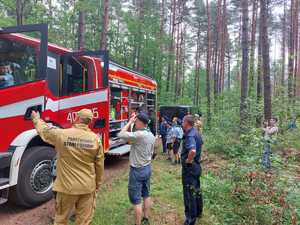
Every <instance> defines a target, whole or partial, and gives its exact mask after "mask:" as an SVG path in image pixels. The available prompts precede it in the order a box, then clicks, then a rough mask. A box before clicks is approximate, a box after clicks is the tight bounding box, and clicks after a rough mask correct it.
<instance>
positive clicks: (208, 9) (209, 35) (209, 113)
mask: <svg viewBox="0 0 300 225" xmlns="http://www.w3.org/2000/svg"><path fill="white" fill-rule="evenodd" d="M210 9H211V8H210V5H209V3H208V0H206V11H207V12H206V13H207V55H206V96H207V126H208V128H210V123H211V98H210V64H211V21H210V20H211V18H210Z"/></svg>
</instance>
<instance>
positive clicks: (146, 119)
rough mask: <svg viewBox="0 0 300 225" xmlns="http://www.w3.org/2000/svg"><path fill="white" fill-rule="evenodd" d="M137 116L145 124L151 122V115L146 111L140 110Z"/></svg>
mask: <svg viewBox="0 0 300 225" xmlns="http://www.w3.org/2000/svg"><path fill="white" fill-rule="evenodd" d="M136 118H137V119H138V120H140V121H141V122H143V123H144V124H145V125H147V124H149V122H150V119H149V116H148V115H147V114H146V113H144V112H140V113H139V114H138V115H137V116H136Z"/></svg>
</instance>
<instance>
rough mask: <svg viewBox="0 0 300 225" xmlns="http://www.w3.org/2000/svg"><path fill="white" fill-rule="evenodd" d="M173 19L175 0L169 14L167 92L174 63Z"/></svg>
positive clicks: (174, 15) (169, 87)
mask: <svg viewBox="0 0 300 225" xmlns="http://www.w3.org/2000/svg"><path fill="white" fill-rule="evenodd" d="M175 19H176V0H173V1H172V10H171V16H170V29H171V41H170V45H169V56H168V69H167V85H166V91H167V92H169V91H170V89H171V80H172V74H171V73H172V69H173V65H174V63H173V62H174V61H173V56H174V34H175Z"/></svg>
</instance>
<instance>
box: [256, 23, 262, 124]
mask: <svg viewBox="0 0 300 225" xmlns="http://www.w3.org/2000/svg"><path fill="white" fill-rule="evenodd" d="M261 38H262V27H261V24H260V23H259V35H258V50H257V84H256V127H261V122H262V116H261V113H260V107H259V106H260V103H261V98H262V48H261V44H262V43H261Z"/></svg>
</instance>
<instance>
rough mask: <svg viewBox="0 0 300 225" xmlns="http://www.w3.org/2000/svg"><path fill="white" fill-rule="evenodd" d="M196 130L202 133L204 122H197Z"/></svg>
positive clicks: (197, 120)
mask: <svg viewBox="0 0 300 225" xmlns="http://www.w3.org/2000/svg"><path fill="white" fill-rule="evenodd" d="M195 128H196V129H197V130H198V132H199V133H200V134H201V133H202V121H201V120H199V119H196V120H195Z"/></svg>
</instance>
